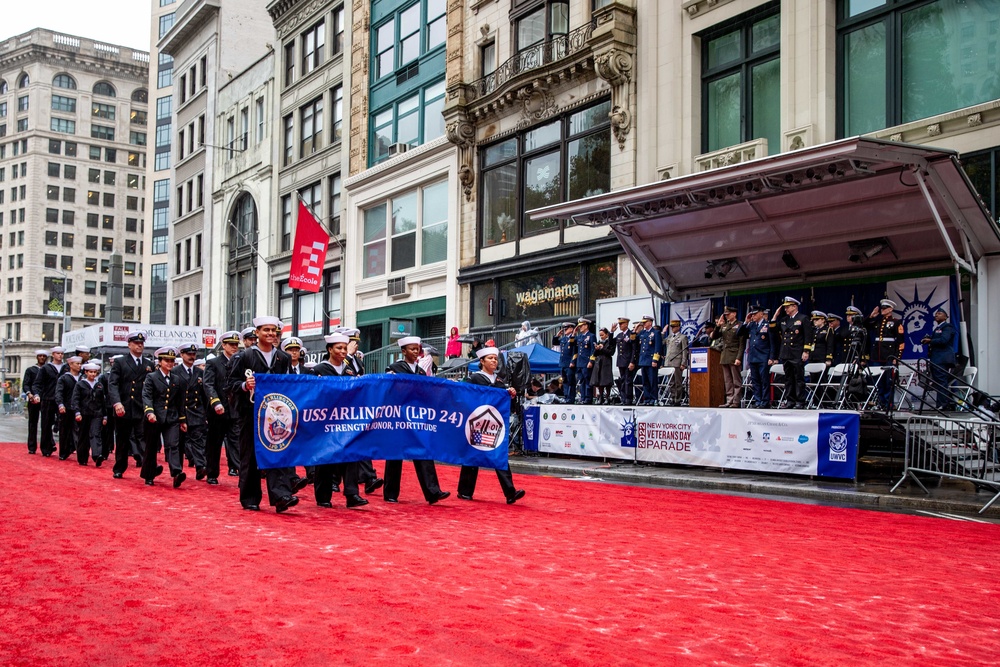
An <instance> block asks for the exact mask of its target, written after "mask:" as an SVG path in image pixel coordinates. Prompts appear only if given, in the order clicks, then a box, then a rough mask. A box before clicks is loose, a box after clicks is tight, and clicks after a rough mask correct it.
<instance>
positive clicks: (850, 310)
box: [846, 306, 864, 316]
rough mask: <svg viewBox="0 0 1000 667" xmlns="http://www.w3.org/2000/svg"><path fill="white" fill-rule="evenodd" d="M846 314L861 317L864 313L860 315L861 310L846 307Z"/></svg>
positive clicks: (854, 307)
mask: <svg viewBox="0 0 1000 667" xmlns="http://www.w3.org/2000/svg"><path fill="white" fill-rule="evenodd" d="M846 314H847V315H848V316H850V315H863V314H864V313H862V312H861V309H860V308H858V307H857V306H848V307H847V313H846Z"/></svg>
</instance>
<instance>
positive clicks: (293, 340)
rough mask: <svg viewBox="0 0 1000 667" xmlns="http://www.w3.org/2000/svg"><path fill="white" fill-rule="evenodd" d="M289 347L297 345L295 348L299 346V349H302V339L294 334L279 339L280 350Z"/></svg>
mask: <svg viewBox="0 0 1000 667" xmlns="http://www.w3.org/2000/svg"><path fill="white" fill-rule="evenodd" d="M290 347H297V348H299V349H300V350H301V349H302V339H301V338H297V337H295V336H289V337H288V338H286V339H285V340H283V341H281V349H282V350H286V351H287V350H288V348H290Z"/></svg>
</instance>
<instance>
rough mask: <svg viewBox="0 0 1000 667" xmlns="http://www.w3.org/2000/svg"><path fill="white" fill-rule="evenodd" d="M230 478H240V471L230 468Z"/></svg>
mask: <svg viewBox="0 0 1000 667" xmlns="http://www.w3.org/2000/svg"><path fill="white" fill-rule="evenodd" d="M229 476H230V477H239V476H240V471H239V470H234V469H233V468H230V469H229Z"/></svg>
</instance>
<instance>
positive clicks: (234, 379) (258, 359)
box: [229, 345, 292, 417]
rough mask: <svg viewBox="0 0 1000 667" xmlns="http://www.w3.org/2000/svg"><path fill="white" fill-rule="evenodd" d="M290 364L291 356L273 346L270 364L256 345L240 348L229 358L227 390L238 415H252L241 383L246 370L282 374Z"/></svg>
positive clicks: (248, 395)
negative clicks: (232, 397) (233, 399)
mask: <svg viewBox="0 0 1000 667" xmlns="http://www.w3.org/2000/svg"><path fill="white" fill-rule="evenodd" d="M291 365H292V358H291V357H290V356H288V353H287V352H282V351H281V350H279V349H278V348H277V347H275V348H274V356H272V357H271V364H270V365H268V363H267V361H266V360H265V359H264V355H263V353H261V351H260V350H259V349H257V346H256V345H253V346H251V347H248V348H246V349H243V350H241V351H240V352H238V353H237V354H236V356H234V357H233V358H232V359H230V362H229V391H230V392H231V393H232V395H233V396H234V397H235V406H236V413H237V415H238V416H240V417H252V416H253V401H252V400H250V392H249V391H247V390H246V389H244V387H243V383H244V382H246V381H247V375H246V372H247V371H251V372H253V374H254V375H257V374H261V375H267V374H268V373H270V374H275V375H283V374H286V373H288V371H289V369H290V368H291Z"/></svg>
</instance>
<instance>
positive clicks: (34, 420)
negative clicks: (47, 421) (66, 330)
mask: <svg viewBox="0 0 1000 667" xmlns="http://www.w3.org/2000/svg"><path fill="white" fill-rule="evenodd" d="M48 358H49V351H48V350H35V360H36V362H37V363H36V364H35V365H34V366H28V368H26V369H25V371H24V377H23V378H22V380H21V390H22V391H23V392H24V394H25V400H26V401H27V404H28V443H27V444H28V453H29V454H34V453H35V452H36V451H38V418H39V416H40V415H41V406H40V405H39V404H38V401H37V400H35V399H36V396H35V395H34V394H33V393H31V392H32V389H33V388H34V384H35V378H36V377H38V373H39V371H41V370H42V366H44V365H45V362H46V361H48Z"/></svg>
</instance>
